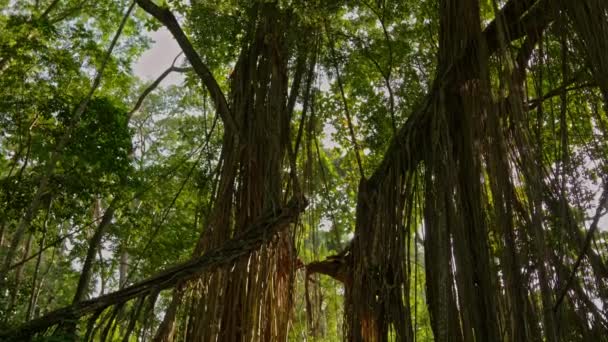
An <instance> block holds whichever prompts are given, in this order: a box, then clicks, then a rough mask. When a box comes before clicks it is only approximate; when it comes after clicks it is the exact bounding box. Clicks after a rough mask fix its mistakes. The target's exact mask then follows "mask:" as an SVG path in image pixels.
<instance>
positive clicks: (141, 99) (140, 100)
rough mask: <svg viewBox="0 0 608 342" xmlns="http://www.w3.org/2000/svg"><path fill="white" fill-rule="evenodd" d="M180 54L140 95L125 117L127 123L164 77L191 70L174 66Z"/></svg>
mask: <svg viewBox="0 0 608 342" xmlns="http://www.w3.org/2000/svg"><path fill="white" fill-rule="evenodd" d="M181 54H182V53H181V52H180V53H179V54H178V55H177V56H176V57H175V59H174V60H173V64H171V66H170V67H169V68H167V70H165V71H164V72H163V73H162V74H160V76H158V78H157V79H156V80H155V81H154V82H152V84H150V85H149V86H148V87H147V88H146V90H144V92H143V93H141V95H140V96H139V98H138V99H137V103H136V104H135V106H134V107H133V109H131V111H130V112H129V115H128V116H127V118H128V120H129V121H130V120H131V117H132V116H133V114H135V112H137V111H138V110H139V108H141V105H142V104H143V102H144V100H145V99H146V97H147V96H148V95H150V93H151V92H153V91H154V89H156V87H158V85H159V84H160V83H161V82H162V81H163V80H164V79H165V77H167V76H169V74H170V73H172V72H188V71H190V70H191V68H181V67H176V66H175V62H176V61H177V58H178V57H179V56H180V55H181Z"/></svg>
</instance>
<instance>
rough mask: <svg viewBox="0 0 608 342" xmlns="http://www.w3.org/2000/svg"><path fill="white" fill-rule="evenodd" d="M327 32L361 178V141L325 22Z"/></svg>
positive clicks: (362, 173)
mask: <svg viewBox="0 0 608 342" xmlns="http://www.w3.org/2000/svg"><path fill="white" fill-rule="evenodd" d="M325 33H326V34H327V39H328V40H329V48H330V51H331V56H332V60H333V66H334V69H335V70H336V79H337V81H338V88H339V89H340V95H341V96H342V102H343V104H344V114H345V115H346V122H347V124H348V131H349V133H350V138H351V140H352V144H353V148H354V150H355V151H354V152H355V157H356V159H357V165H358V166H359V174H360V176H361V178H365V172H364V171H363V163H362V162H361V153H360V149H359V143H358V142H357V137H356V135H355V127H354V126H353V121H352V119H351V115H350V109H349V108H348V102H347V101H346V95H345V93H344V85H343V84H342V78H341V77H340V69H339V68H338V61H337V57H336V51H335V48H334V42H333V40H332V39H331V35H330V33H329V25H328V24H327V22H325Z"/></svg>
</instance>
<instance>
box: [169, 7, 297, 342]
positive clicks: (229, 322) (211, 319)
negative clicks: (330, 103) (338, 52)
mask: <svg viewBox="0 0 608 342" xmlns="http://www.w3.org/2000/svg"><path fill="white" fill-rule="evenodd" d="M258 7H259V8H258ZM253 11H254V12H255V15H253V16H252V18H257V19H255V20H254V21H253V23H252V28H251V30H250V37H249V38H250V39H248V40H249V45H247V46H245V47H244V48H243V52H242V54H241V56H240V57H239V60H238V62H237V65H236V67H235V69H234V73H233V74H232V76H231V89H232V93H231V105H232V113H233V115H234V118H235V120H236V121H237V123H238V125H239V132H232V131H229V130H227V131H226V133H225V136H224V141H223V150H222V151H223V152H222V162H223V165H222V171H221V175H220V181H219V186H218V192H217V199H216V203H215V206H214V209H213V212H212V214H211V217H210V222H209V225H208V228H207V230H206V231H205V232H203V234H202V235H201V240H200V242H199V246H197V250H198V251H199V252H202V251H204V250H206V249H208V248H212V247H217V246H220V245H222V243H223V242H224V241H226V240H227V239H229V238H230V237H232V236H234V234H237V233H239V232H241V231H242V230H243V229H245V228H246V227H247V226H248V224H250V223H251V222H253V221H254V220H255V219H256V218H257V217H258V216H259V215H260V214H262V213H263V212H265V211H266V210H269V209H272V208H278V207H279V206H280V205H281V204H282V203H281V200H282V198H283V196H282V192H281V189H282V186H283V182H282V179H283V177H282V174H283V171H282V170H283V164H282V163H283V160H284V154H285V151H286V146H287V145H286V144H287V143H288V137H289V123H288V118H287V110H286V104H287V58H288V55H287V53H288V51H287V46H286V40H285V32H287V29H286V25H287V24H288V23H287V22H286V20H285V13H283V12H282V11H281V10H279V9H278V8H277V7H276V4H272V3H267V4H260V5H256V8H255V9H254V10H253ZM294 260H295V255H294V246H293V241H292V239H291V238H290V234H289V233H281V234H280V235H279V236H278V237H276V238H275V239H274V240H273V241H272V242H271V243H270V244H268V245H266V246H263V247H262V248H261V249H260V250H258V251H257V252H255V253H252V254H251V255H250V256H249V257H248V258H244V259H242V260H240V261H238V262H237V263H236V264H235V265H234V266H233V267H231V268H230V269H223V270H219V271H216V272H213V273H210V274H205V275H204V276H202V277H201V278H200V279H199V280H198V281H197V282H194V284H192V285H191V287H190V288H189V289H188V290H187V294H188V296H187V297H188V300H187V302H188V303H189V304H188V305H186V308H182V310H184V315H183V319H186V320H187V321H186V324H185V328H184V329H185V331H183V332H180V333H179V336H183V338H184V339H185V340H187V341H217V340H219V341H284V340H286V336H287V328H288V323H289V318H290V308H289V303H290V296H291V288H292V285H291V283H292V281H293V266H294Z"/></svg>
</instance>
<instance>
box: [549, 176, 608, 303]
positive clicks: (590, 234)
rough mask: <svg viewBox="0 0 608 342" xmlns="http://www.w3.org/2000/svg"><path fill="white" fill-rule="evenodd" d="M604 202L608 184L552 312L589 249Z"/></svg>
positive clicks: (607, 200) (571, 281) (570, 283)
mask: <svg viewBox="0 0 608 342" xmlns="http://www.w3.org/2000/svg"><path fill="white" fill-rule="evenodd" d="M606 204H608V186H604V191H603V192H602V196H601V197H600V201H599V204H598V206H597V208H596V209H595V215H594V216H593V221H592V222H591V227H589V230H588V231H587V236H586V237H585V243H584V245H583V249H582V250H581V253H580V254H579V256H578V258H577V259H576V262H575V263H574V266H573V267H572V271H571V272H570V276H569V277H568V281H567V282H566V285H565V286H564V288H563V289H562V291H561V293H560V294H559V296H558V297H557V300H556V301H555V305H554V306H553V311H554V312H557V309H559V306H560V305H561V303H562V302H563V300H564V297H565V296H566V294H567V293H568V290H570V287H571V286H572V283H573V281H574V277H575V276H576V272H577V270H578V268H579V267H580V265H581V262H582V261H583V258H584V257H585V255H587V251H588V250H589V247H590V246H591V240H592V239H593V235H594V234H595V232H596V231H597V226H598V223H599V222H600V218H601V217H602V214H603V213H604V209H606Z"/></svg>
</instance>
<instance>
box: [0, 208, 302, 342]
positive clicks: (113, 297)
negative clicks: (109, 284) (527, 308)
mask: <svg viewBox="0 0 608 342" xmlns="http://www.w3.org/2000/svg"><path fill="white" fill-rule="evenodd" d="M307 205H308V202H307V200H306V199H305V198H296V199H292V200H291V201H290V202H289V203H288V204H287V205H286V206H285V207H283V208H280V209H278V210H276V211H274V212H269V213H267V214H265V215H263V216H262V217H261V218H259V219H258V220H256V222H255V223H253V224H252V225H251V227H250V228H249V229H248V230H247V231H245V232H244V233H243V234H241V235H240V236H237V237H235V238H233V239H230V240H228V241H227V242H226V243H225V244H224V245H223V246H222V247H219V248H215V249H212V250H209V251H208V252H207V253H205V254H203V255H202V256H200V257H198V258H195V259H191V260H189V261H186V262H184V263H182V264H178V265H176V266H173V267H170V268H168V269H166V270H164V271H162V272H160V273H158V274H157V275H154V276H152V277H150V278H148V279H145V280H143V281H141V282H139V283H137V284H134V285H131V286H129V287H126V288H124V289H122V290H119V291H116V292H113V293H109V294H107V295H104V296H101V297H98V298H95V299H91V300H86V301H82V302H79V303H76V304H74V305H71V306H68V307H64V308H62V309H58V310H55V311H52V312H50V313H48V314H46V315H44V316H42V317H40V318H37V319H35V320H33V321H30V322H28V323H25V324H23V325H22V326H20V327H18V328H16V329H14V330H12V331H6V332H0V339H3V338H5V339H8V340H11V339H12V340H16V341H22V340H25V339H26V338H28V337H31V336H32V335H34V334H35V333H38V332H41V331H44V330H45V329H47V328H49V327H51V326H53V325H57V324H59V323H61V322H63V321H66V320H73V319H77V318H80V317H82V316H85V315H87V314H91V313H94V312H99V311H100V310H103V309H105V308H107V307H109V306H112V305H116V304H121V303H125V302H127V301H129V300H131V299H134V298H137V297H139V296H142V295H146V294H148V293H151V292H154V291H160V290H163V289H167V288H170V287H172V286H175V284H177V283H178V282H179V281H183V280H190V279H193V278H195V277H196V276H198V275H199V274H201V273H202V272H204V271H209V270H213V269H216V268H218V267H221V266H224V265H228V264H230V263H231V262H233V261H235V260H237V259H238V258H240V257H244V256H247V255H249V253H251V252H252V251H254V250H256V249H257V248H259V247H260V246H261V245H262V244H264V243H266V242H268V241H270V240H271V239H272V238H273V237H274V236H275V234H276V233H278V232H280V231H282V230H284V229H286V228H287V227H288V226H289V224H291V223H293V222H295V221H296V218H297V217H298V216H299V214H300V213H301V212H303V211H304V209H305V208H306V206H307Z"/></svg>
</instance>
